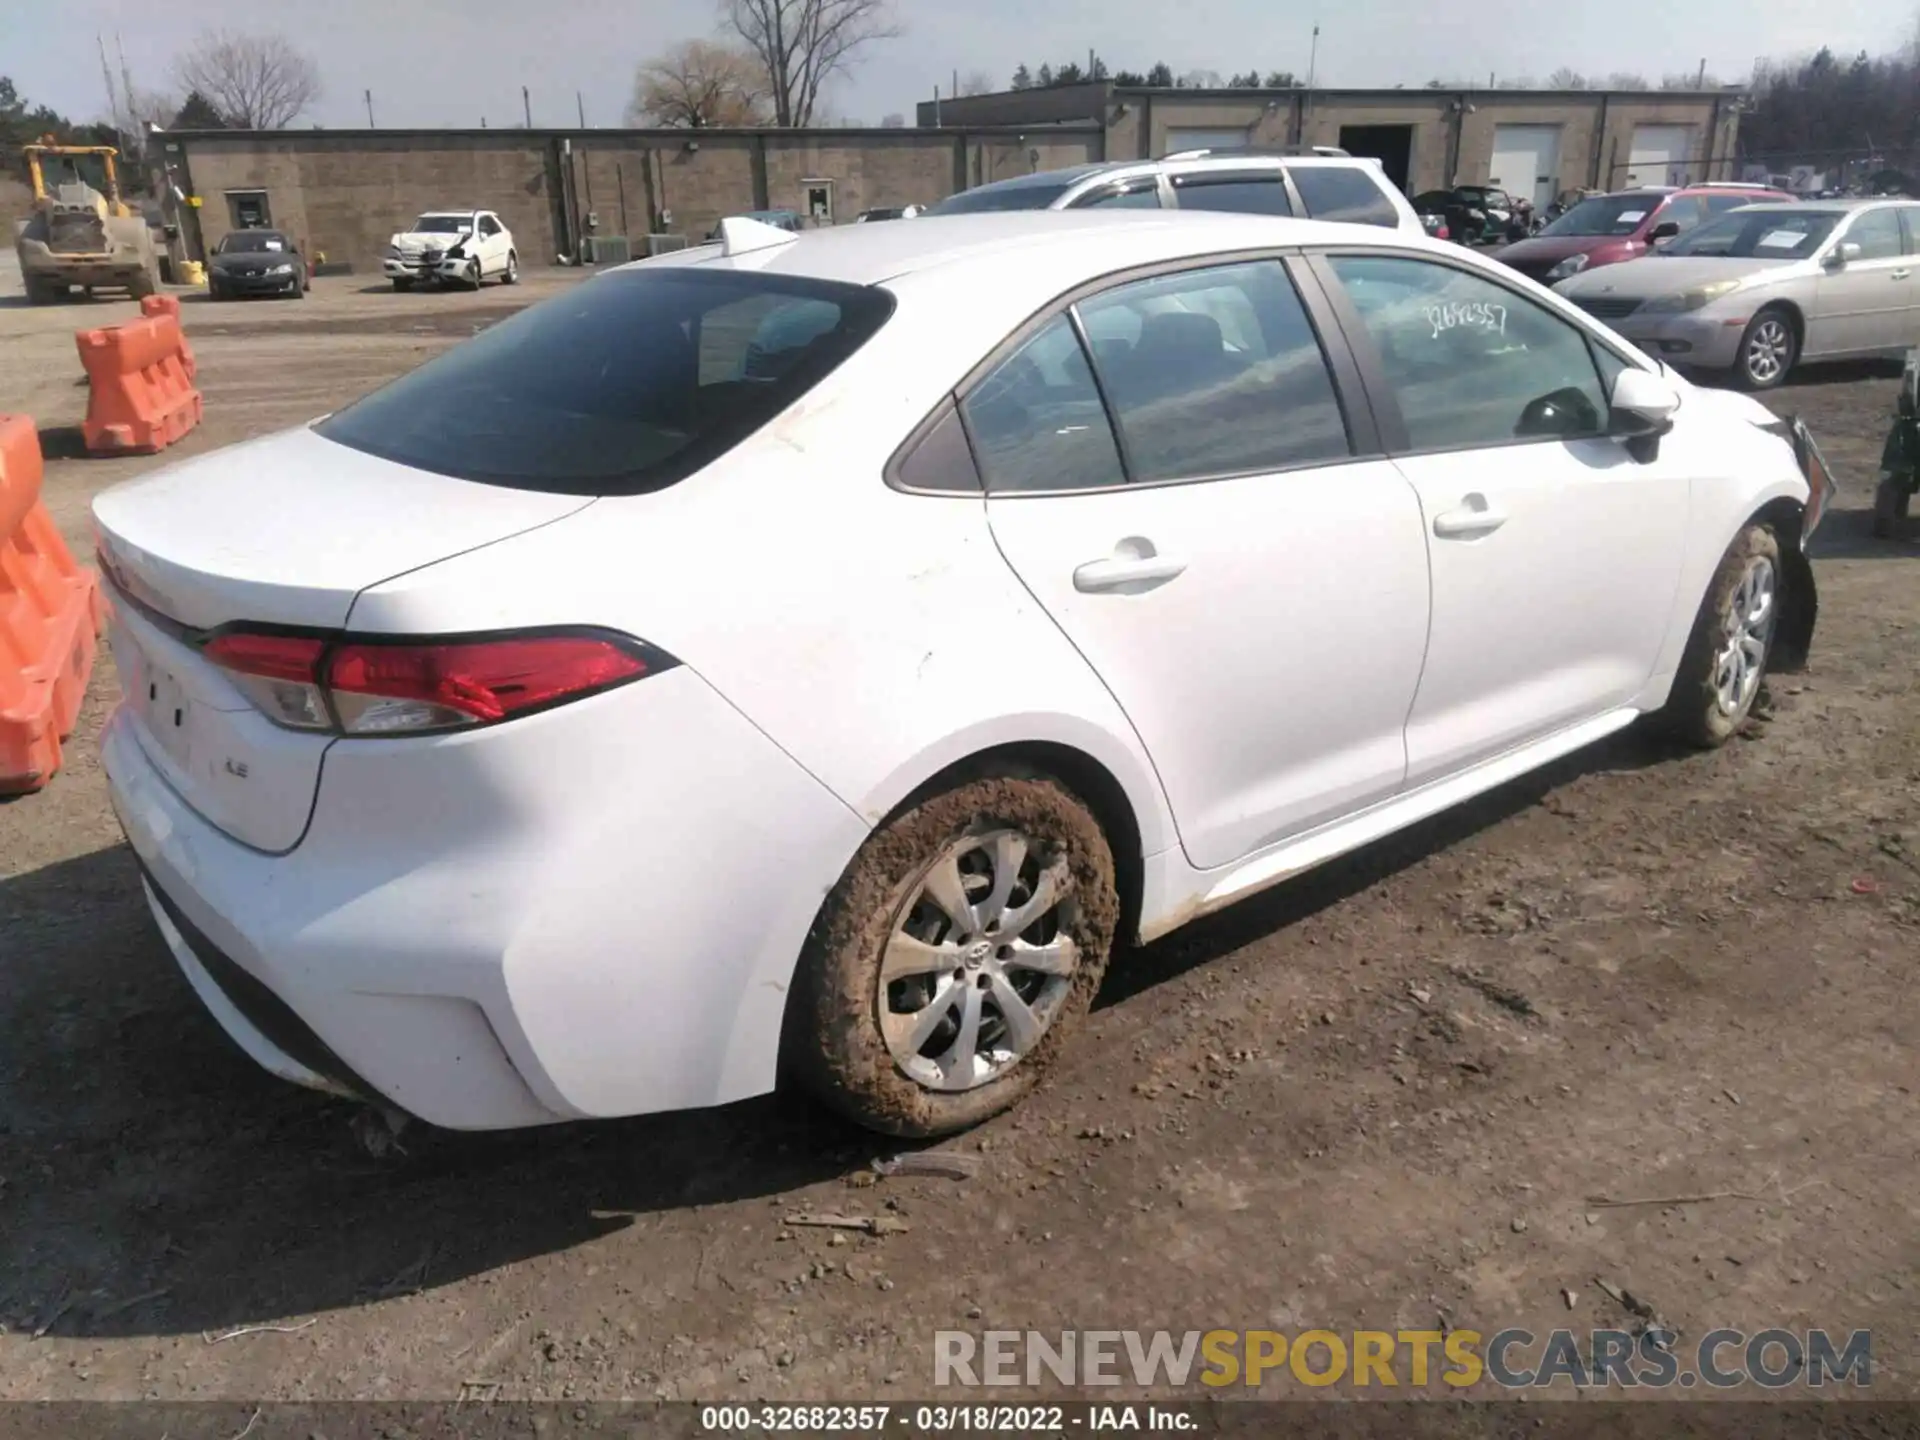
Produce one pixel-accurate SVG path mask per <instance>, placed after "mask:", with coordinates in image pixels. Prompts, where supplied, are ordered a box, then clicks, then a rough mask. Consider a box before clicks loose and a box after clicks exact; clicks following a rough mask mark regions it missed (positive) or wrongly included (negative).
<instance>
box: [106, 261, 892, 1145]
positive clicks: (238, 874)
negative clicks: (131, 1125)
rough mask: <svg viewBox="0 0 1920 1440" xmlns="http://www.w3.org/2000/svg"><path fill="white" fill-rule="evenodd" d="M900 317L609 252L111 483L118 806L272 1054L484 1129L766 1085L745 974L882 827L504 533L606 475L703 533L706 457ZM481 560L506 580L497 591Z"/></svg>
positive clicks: (227, 1006) (155, 893) (551, 515)
mask: <svg viewBox="0 0 1920 1440" xmlns="http://www.w3.org/2000/svg"><path fill="white" fill-rule="evenodd" d="M890 308H891V301H890V300H889V299H888V297H887V296H886V295H885V293H884V292H881V291H877V290H873V289H870V288H867V287H858V286H851V285H836V284H829V283H826V282H813V281H798V280H793V279H783V278H779V277H765V276H755V275H753V274H751V273H744V272H740V271H729V272H721V273H702V272H701V271H699V270H698V269H697V268H694V267H685V268H673V267H667V268H663V269H658V270H650V269H649V268H648V267H636V269H635V270H633V271H628V272H615V273H613V274H609V275H607V276H604V277H601V278H599V279H597V280H594V281H590V282H588V283H587V284H585V285H582V286H580V287H578V288H577V289H576V290H573V291H570V292H569V293H568V294H567V295H565V296H563V297H560V298H559V299H556V300H554V301H550V302H548V303H547V304H545V305H541V306H537V307H535V308H533V309H531V310H528V311H526V312H523V313H522V314H521V315H519V316H517V317H515V318H514V319H513V320H510V321H508V322H506V323H504V324H502V325H500V326H497V327H495V328H494V329H492V330H490V331H488V332H487V333H486V334H484V335H483V336H481V337H479V338H478V339H476V340H474V341H472V342H469V343H468V344H466V345H463V346H461V347H459V348H457V349H455V350H453V351H451V352H449V353H448V354H446V355H445V356H443V357H441V358H439V359H437V360H436V361H434V362H432V363H430V364H429V365H427V366H425V367H423V368H422V369H421V370H418V371H415V372H414V373H413V374H411V375H408V376H406V377H403V378H402V379H401V380H399V381H397V382H395V383H394V384H393V385H390V386H388V387H386V388H385V389H383V390H381V391H378V392H376V393H375V394H373V395H371V396H369V397H368V398H367V399H365V400H363V401H361V402H359V403H358V404H356V405H354V406H352V407H349V408H348V409H346V410H344V411H342V412H340V413H339V414H337V415H334V416H331V417H329V418H328V419H326V420H324V421H322V422H319V423H318V424H316V425H314V426H311V427H304V428H301V429H298V430H294V431H291V432H288V433H285V434H281V435H276V436H272V437H269V438H266V439H263V440H259V441H254V442H251V443H249V444H245V445H241V446H237V447H234V448H231V449H228V450H225V451H221V452H218V453H215V454H212V455H209V456H205V457H202V458H198V459H194V460H189V461H186V462H184V463H181V464H178V465H174V466H171V467H168V468H166V469H164V470H162V471H160V472H158V473H156V474H154V475H153V476H151V477H150V478H147V479H144V480H140V481H136V482H134V483H131V484H129V485H125V486H121V487H119V488H116V489H114V490H112V491H109V492H107V493H106V494H104V495H102V496H101V497H100V498H99V499H98V500H97V501H96V502H95V505H94V515H95V521H96V531H97V536H98V548H99V555H100V561H101V568H102V571H103V574H104V575H105V577H106V580H107V584H108V587H109V589H110V592H111V594H112V598H113V600H114V602H115V604H114V612H115V619H114V625H113V630H112V636H111V640H112V646H113V653H114V657H115V663H116V666H117V668H118V670H119V673H120V677H121V686H122V699H121V703H120V705H119V706H118V708H117V709H116V710H115V712H114V714H113V716H112V718H111V721H110V722H109V725H108V727H107V731H106V735H105V737H104V741H103V755H104V761H105V765H106V769H107V773H108V777H109V780H110V784H111V790H112V796H113V803H114V806H115V809H116V811H117V812H118V814H119V817H120V820H121V823H122V825H123V827H124V828H125V830H126V833H127V836H128V839H129V841H130V842H131V844H132V847H133V849H134V851H135V853H136V854H137V856H138V858H139V862H140V866H141V869H142V871H143V875H144V883H145V885H146V889H147V894H148V898H149V900H150V902H151V904H152V908H153V911H154V915H155V918H156V920H157V922H158V924H159V927H160V929H161V931H162V933H163V935H164V936H165V938H166V940H167V943H168V945H169V947H170V948H171V949H172V951H173V953H174V956H175V958H176V959H177V960H178V962H179V964H180V966H181V968H182V969H183V971H184V972H185V974H186V976H187V978H188V980H189V982H190V983H191V984H192V985H193V987H194V989H195V990H196V991H197V992H198V994H199V995H200V997H201V999H202V1000H203V1001H204V1002H205V1003H206V1005H207V1007H208V1009H209V1010H210V1011H211V1012H212V1013H213V1015H214V1016H215V1018H216V1019H217V1020H218V1021H219V1022H220V1024H221V1025H222V1026H223V1027H224V1028H225V1029H226V1030H227V1032H228V1033H229V1034H230V1035H231V1036H232V1037H233V1038H234V1039H235V1040H236V1041H237V1042H238V1043H239V1044H240V1045H241V1046H242V1047H243V1048H244V1049H245V1050H246V1051H247V1052H248V1053H249V1054H251V1055H252V1056H253V1057H254V1058H255V1059H256V1060H257V1061H259V1062H260V1063H261V1064H262V1065H264V1066H266V1067H267V1068H268V1069H270V1070H272V1071H273V1072H275V1073H276V1074H279V1075H281V1076H283V1077H285V1078H287V1079H290V1080H293V1081H296V1082H298V1083H301V1084H306V1085H309V1086H313V1087H316V1088H321V1089H329V1090H333V1091H336V1092H340V1093H346V1094H355V1095H359V1096H362V1097H364V1098H368V1099H375V1100H379V1101H383V1102H385V1103H388V1104H391V1105H394V1106H397V1107H399V1108H400V1109H402V1110H405V1111H408V1112H410V1113H413V1114H415V1115H418V1116H420V1117H422V1118H424V1119H427V1120H431V1121H433V1122H435V1123H438V1124H442V1125H447V1126H453V1127H459V1128H494V1127H505V1126H517V1125H528V1124H538V1123H543V1122H547V1121H552V1120H557V1119H566V1118H571V1117H579V1116H595V1115H614V1114H631V1113H638V1112H641V1111H648V1110H659V1109H669V1108H679V1107H684V1106H693V1105H703V1104H711V1103H717V1102H719V1101H724V1100H727V1099H732V1098H735V1097H736V1096H738V1095H742V1094H750V1093H753V1092H754V1091H755V1090H757V1089H762V1088H764V1082H765V1078H766V1074H765V1072H766V1069H767V1067H768V1065H770V1063H771V1062H770V1058H769V1054H770V1047H769V1046H768V1045H766V1044H765V1043H762V1042H764V1041H765V1040H766V1039H767V1037H766V1035H765V1033H764V1032H765V1030H766V1028H767V1026H768V1024H769V1023H771V1024H772V1025H773V1027H774V1028H775V1030H776V1031H777V1026H778V1018H779V1013H780V1010H779V1007H780V997H779V996H778V995H777V994H774V995H755V996H752V997H750V998H749V999H748V1000H746V1001H743V998H742V997H743V992H744V991H745V990H747V989H748V988H749V987H748V986H747V985H746V984H745V982H744V979H743V977H744V976H746V975H748V974H751V973H754V967H755V966H756V965H757V964H758V963H759V961H760V959H761V957H762V956H763V955H764V953H765V952H766V951H767V949H768V947H769V946H779V947H786V949H787V955H788V958H789V960H790V959H791V956H792V954H793V953H794V949H795V946H796V937H797V936H800V935H804V933H805V930H806V926H807V924H808V923H809V922H810V920H811V916H812V911H813V909H814V907H816V906H817V905H818V902H819V897H820V894H821V893H822V892H823V890H824V889H825V888H826V887H827V886H828V885H830V884H831V883H832V880H833V878H834V877H835V875H837V873H838V869H839V867H840V866H841V865H842V864H844V862H845V859H846V857H847V856H848V855H850V854H851V853H852V851H853V849H854V847H855V846H856V845H857V844H858V843H859V840H860V838H861V837H862V836H863V835H864V834H865V826H864V825H863V823H862V822H861V821H860V820H859V819H858V818H857V817H856V816H855V815H854V814H853V813H852V812H851V811H850V810H848V809H847V808H846V806H844V805H843V804H842V803H841V802H840V801H839V800H838V799H836V798H835V797H834V796H833V795H832V794H831V793H830V792H829V791H828V790H826V789H825V788H824V787H823V786H822V785H820V784H819V783H818V782H817V781H816V780H815V779H814V778H813V777H812V776H810V775H809V774H807V773H806V772H805V771H804V770H803V769H802V768H801V767H800V766H799V765H797V764H796V763H795V762H794V761H793V760H792V759H790V758H789V757H788V756H787V755H786V754H785V753H784V752H783V751H781V750H780V749H779V748H778V747H777V746H775V745H774V744H773V743H772V742H771V741H770V740H769V739H768V738H767V737H766V736H765V735H764V734H763V733H762V732H761V731H760V730H759V729H757V728H756V727H755V726H754V725H753V724H751V723H750V722H749V721H747V720H746V719H745V718H743V717H742V716H741V715H740V714H739V713H738V711H737V710H736V709H735V708H734V707H733V706H731V705H730V704H728V703H727V701H726V700H725V699H724V698H723V697H722V696H720V695H719V694H718V693H717V692H716V691H715V690H714V689H713V688H712V687H711V686H709V685H708V684H707V682H705V681H704V680H703V679H701V678H700V676H699V674H698V673H697V666H696V665H695V664H693V663H689V662H690V660H691V658H692V657H682V656H678V655H676V654H674V653H671V652H670V650H669V649H668V648H663V646H662V644H661V643H660V641H659V639H658V637H656V636H655V635H652V634H650V633H648V630H649V627H648V626H647V625H646V624H644V623H643V620H644V617H643V616H636V614H633V613H620V614H608V613H599V612H596V613H579V612H578V611H577V610H575V609H569V608H568V606H567V602H566V600H565V598H564V597H566V596H567V595H569V594H571V593H574V592H573V591H572V590H571V589H570V587H569V584H568V576H567V574H566V573H565V571H564V568H562V569H557V570H556V569H552V568H549V569H546V570H542V569H540V568H539V567H540V565H543V564H550V562H547V561H536V562H534V563H533V568H532V569H530V570H527V571H525V572H522V571H520V570H518V569H517V568H516V564H515V560H514V557H515V555H516V554H518V553H520V552H518V551H516V550H515V548H514V542H515V539H516V537H526V536H529V535H531V534H534V533H536V532H545V533H549V534H553V533H559V531H558V530H557V527H564V526H568V525H571V526H575V527H590V526H592V525H594V524H595V519H594V516H593V514H592V511H593V509H594V507H595V506H596V504H604V503H612V502H609V501H604V500H603V499H602V498H601V497H608V496H613V497H620V500H621V503H623V504H626V505H627V506H628V507H629V508H628V511H627V512H626V513H627V514H628V516H629V517H631V516H632V515H633V514H634V513H635V512H634V511H633V509H632V507H633V506H635V505H642V506H645V507H648V508H646V509H643V510H642V511H640V512H639V513H640V514H641V515H642V517H643V518H644V517H646V516H649V515H651V514H652V513H653V512H654V511H655V510H657V512H658V522H659V524H660V525H662V526H671V525H674V524H682V525H694V524H695V522H692V521H689V520H687V519H686V518H685V517H686V515H688V514H689V513H691V512H690V511H689V507H688V506H687V505H686V503H685V502H684V500H680V499H677V497H681V496H682V495H683V492H684V491H686V490H687V489H689V488H690V487H689V486H688V485H687V484H685V483H683V482H686V481H687V479H688V477H689V476H694V475H696V474H699V473H701V472H702V471H703V470H704V469H706V468H707V467H710V466H712V465H713V464H714V462H715V461H716V460H718V459H720V458H721V457H723V456H726V455H728V454H729V453H731V452H739V451H745V452H754V450H755V447H756V446H759V447H762V448H764V449H767V450H769V451H770V452H778V450H779V448H780V447H779V445H778V443H777V442H776V441H774V440H771V439H768V438H767V437H766V436H765V435H764V434H762V431H763V428H764V427H765V425H766V424H767V422H768V420H769V419H770V418H772V417H774V416H776V415H779V414H780V413H782V412H783V411H784V410H786V409H788V408H789V407H791V406H792V404H793V403H794V402H795V401H796V400H797V399H799V398H800V397H801V396H802V395H804V394H806V393H807V391H809V390H810V389H811V388H812V387H813V386H814V385H815V384H817V383H818V382H819V381H821V380H822V379H823V378H825V377H826V376H827V375H829V374H830V373H831V372H832V371H833V370H834V369H836V368H837V367H838V366H839V365H840V364H841V363H842V362H843V361H844V360H845V359H847V358H848V357H849V356H850V355H852V354H853V353H854V352H855V351H856V350H858V349H859V348H860V346H861V345H862V344H863V343H864V342H865V341H866V339H867V338H868V337H870V336H871V335H872V334H873V333H874V332H875V330H877V329H878V327H879V326H880V325H881V324H883V323H884V321H885V320H886V318H887V316H888V314H889V313H890ZM736 458H738V456H736ZM749 458H751V456H750V454H749ZM768 463H777V453H775V454H774V455H773V458H772V459H771V460H770V461H769V462H768ZM641 496H644V497H647V498H646V499H645V500H644V501H642V500H636V499H635V498H634V497H641ZM676 517H678V518H676ZM623 523H625V522H623ZM696 532H697V526H696V528H695V529H690V530H689V531H688V532H687V534H686V540H687V543H689V544H698V543H700V539H701V537H700V535H699V534H698V533H696ZM581 533H585V532H584V531H582V532H581ZM535 553H536V554H541V555H544V554H548V553H549V552H548V551H546V550H538V551H536V552H535ZM488 555H493V556H495V557H496V564H495V565H494V566H493V567H492V569H491V570H490V571H489V572H488V573H489V574H492V575H495V576H503V577H506V578H505V579H502V580H496V581H494V582H492V583H490V584H488V585H486V586H479V587H477V586H475V585H474V584H473V583H472V581H471V578H470V577H471V574H472V571H473V565H474V561H475V557H484V556H488ZM463 566H464V568H463ZM483 568H484V567H483ZM635 589H636V593H644V594H646V595H648V596H653V595H655V594H661V593H665V592H664V589H663V587H659V586H656V587H653V588H652V589H648V588H647V587H644V586H639V585H636V587H635ZM580 593H587V592H585V591H581V592H580ZM596 593H604V592H596ZM648 603H649V604H650V605H651V606H652V609H651V611H649V613H651V614H653V615H655V616H656V617H657V619H658V623H659V624H660V625H661V626H663V627H667V628H668V629H672V628H673V626H674V625H675V624H677V623H681V620H680V617H676V616H675V615H674V614H673V612H672V608H671V605H670V604H667V603H664V602H662V601H658V600H651V599H650V600H649V602H648ZM556 610H558V611H560V612H562V613H557V614H556V613H555V612H556ZM401 613H404V614H405V615H407V616H408V617H411V619H412V620H413V621H416V622H417V623H408V624H406V625H404V626H401V627H398V628H396V627H395V626H394V625H393V624H390V623H386V621H388V620H390V619H391V617H392V616H394V615H396V614H401ZM370 616H372V617H376V620H375V621H373V622H370V621H369V617H370ZM517 616H525V617H527V623H515V621H516V617H517ZM681 633H684V631H682V632H681ZM816 871H817V872H818V873H817V874H816V873H815V872H816ZM635 876H644V877H646V883H645V884H644V885H641V886H638V887H636V886H635V885H634V884H633V883H632V880H633V877H635ZM768 876H777V877H779V883H774V884H769V883H764V882H765V877H768ZM756 881H760V882H762V883H758V884H756V883H755V882H756ZM743 894H747V895H749V896H752V897H753V900H752V902H751V903H747V904H743V903H741V897H742V895H743ZM743 1006H745V1007H747V1008H751V1010H752V1016H751V1019H752V1025H751V1026H748V1022H747V1020H746V1019H743V1015H745V1014H746V1009H744V1008H743ZM769 1017H771V1019H770V1020H769ZM743 1026H748V1028H750V1029H751V1028H754V1027H757V1029H755V1033H754V1034H753V1035H752V1037H751V1038H752V1039H753V1041H754V1042H755V1043H754V1044H752V1045H747V1044H745V1043H744V1042H743V1034H744V1033H745V1032H744V1031H743Z"/></svg>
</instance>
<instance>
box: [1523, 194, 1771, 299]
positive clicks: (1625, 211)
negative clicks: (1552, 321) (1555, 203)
mask: <svg viewBox="0 0 1920 1440" xmlns="http://www.w3.org/2000/svg"><path fill="white" fill-rule="evenodd" d="M1792 200H1793V197H1792V196H1791V195H1788V194H1786V193H1785V192H1783V191H1780V190H1771V189H1768V188H1767V187H1766V186H1763V185H1754V186H1746V185H1738V186H1736V185H1720V184H1716V185H1695V186H1691V187H1688V188H1685V189H1661V188H1643V189H1639V190H1621V191H1617V192H1615V193H1614V194H1611V195H1593V196H1589V197H1588V198H1587V199H1585V200H1582V201H1580V202H1579V203H1578V204H1576V205H1574V206H1573V207H1572V208H1571V209H1569V210H1568V211H1567V212H1566V213H1565V214H1564V215H1562V216H1560V218H1559V219H1557V220H1555V221H1553V222H1552V223H1551V224H1549V225H1547V226H1545V227H1544V228H1543V229H1542V230H1541V231H1540V233H1539V234H1538V235H1535V236H1534V237H1533V238H1531V239H1529V240H1522V241H1520V242H1518V243H1517V244H1514V245H1509V246H1507V247H1506V248H1505V249H1503V250H1501V251H1500V252H1499V253H1498V258H1499V260H1500V263H1501V264H1503V265H1510V266H1512V267H1513V268H1514V269H1515V270H1518V271H1519V272H1520V273H1521V274H1522V275H1525V276H1527V277H1528V278H1529V279H1533V280H1538V281H1540V282H1541V283H1542V284H1544V285H1551V284H1554V283H1555V282H1557V281H1560V280H1564V279H1566V278H1567V277H1568V276H1569V275H1578V274H1579V273H1580V272H1581V271H1582V270H1586V269H1590V268H1594V267H1597V266H1601V265H1615V264H1618V263H1619V262H1620V261H1622V260H1632V259H1635V258H1637V257H1639V256H1641V255H1645V254H1646V253H1647V252H1648V251H1649V250H1651V249H1652V248H1653V247H1654V246H1655V245H1657V244H1659V243H1660V242H1661V241H1663V240H1667V239H1671V238H1672V237H1673V236H1675V235H1684V234H1686V232H1687V231H1689V230H1691V229H1693V227H1694V226H1696V225H1699V224H1702V223H1703V222H1705V221H1707V220H1710V219H1712V218H1713V217H1714V216H1716V215H1724V214H1726V213H1727V212H1728V211H1729V210H1734V209H1737V208H1738V207H1740V206H1742V205H1754V204H1759V203H1763V202H1771V203H1777V204H1790V203H1792Z"/></svg>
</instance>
